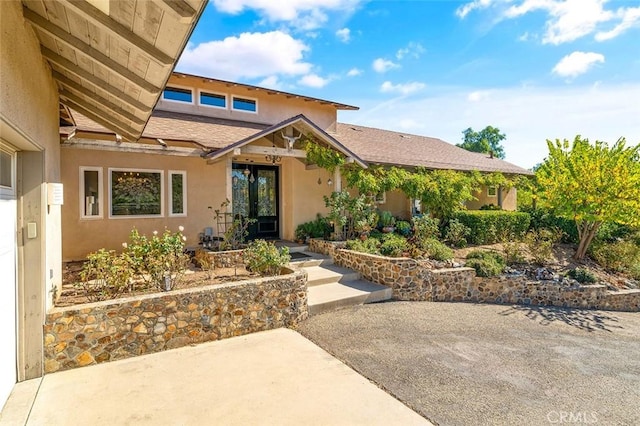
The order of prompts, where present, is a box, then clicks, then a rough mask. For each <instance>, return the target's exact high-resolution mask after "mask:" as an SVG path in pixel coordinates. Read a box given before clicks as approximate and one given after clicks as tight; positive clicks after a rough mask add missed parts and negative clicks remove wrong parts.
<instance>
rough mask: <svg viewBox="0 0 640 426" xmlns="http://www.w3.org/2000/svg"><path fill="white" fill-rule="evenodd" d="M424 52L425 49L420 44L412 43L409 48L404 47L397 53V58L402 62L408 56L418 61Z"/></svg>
mask: <svg viewBox="0 0 640 426" xmlns="http://www.w3.org/2000/svg"><path fill="white" fill-rule="evenodd" d="M424 52H426V50H425V48H424V47H422V45H421V44H420V43H414V42H410V43H409V44H408V45H407V47H403V48H402V49H399V50H398V51H397V52H396V58H397V59H398V60H402V59H404V58H405V57H407V56H411V57H412V58H415V59H418V58H419V57H420V56H421V55H422V54H423V53H424Z"/></svg>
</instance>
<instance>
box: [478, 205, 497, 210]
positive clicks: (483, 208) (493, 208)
mask: <svg viewBox="0 0 640 426" xmlns="http://www.w3.org/2000/svg"><path fill="white" fill-rule="evenodd" d="M480 210H493V211H496V210H502V207H500V206H496V205H495V204H485V205H483V206H482V207H480Z"/></svg>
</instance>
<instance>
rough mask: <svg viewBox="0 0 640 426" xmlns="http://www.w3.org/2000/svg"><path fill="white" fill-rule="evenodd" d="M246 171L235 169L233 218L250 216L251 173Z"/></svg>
mask: <svg viewBox="0 0 640 426" xmlns="http://www.w3.org/2000/svg"><path fill="white" fill-rule="evenodd" d="M243 172H244V170H239V169H234V170H233V172H232V178H231V182H232V183H233V185H232V188H233V194H232V197H233V210H232V211H233V216H234V217H236V215H240V216H243V217H248V216H249V173H247V174H246V175H245V173H243Z"/></svg>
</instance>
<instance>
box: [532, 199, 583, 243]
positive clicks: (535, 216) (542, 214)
mask: <svg viewBox="0 0 640 426" xmlns="http://www.w3.org/2000/svg"><path fill="white" fill-rule="evenodd" d="M522 211H523V212H525V213H528V214H529V216H530V217H531V224H530V229H532V230H536V231H539V230H541V229H559V230H560V231H562V239H561V241H562V242H563V243H568V244H578V242H579V241H580V238H579V237H578V228H577V227H576V223H575V221H573V220H570V219H565V218H564V217H560V216H556V215H555V214H553V212H552V211H551V210H549V209H545V208H536V209H534V208H525V209H523V210H522Z"/></svg>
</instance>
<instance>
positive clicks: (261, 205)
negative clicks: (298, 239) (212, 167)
mask: <svg viewBox="0 0 640 426" xmlns="http://www.w3.org/2000/svg"><path fill="white" fill-rule="evenodd" d="M279 172H280V170H279V168H278V167H277V166H263V165H259V164H233V169H232V177H231V182H232V197H233V200H232V212H233V217H234V218H241V219H245V218H248V219H253V222H252V223H251V224H250V225H249V228H248V231H249V235H248V237H247V238H248V239H249V240H255V239H257V238H263V239H275V238H279V236H280V229H279V216H280V197H279V187H280V185H279V183H280V181H279Z"/></svg>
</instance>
